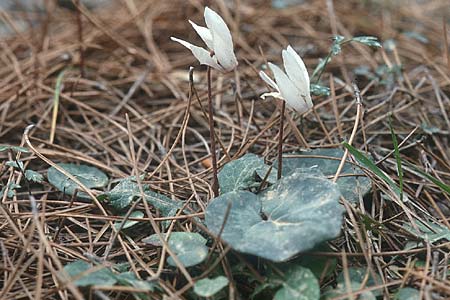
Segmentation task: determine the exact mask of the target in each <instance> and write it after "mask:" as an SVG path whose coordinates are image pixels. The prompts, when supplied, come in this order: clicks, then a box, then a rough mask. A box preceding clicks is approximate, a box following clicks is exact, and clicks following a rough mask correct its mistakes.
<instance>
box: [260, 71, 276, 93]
mask: <svg viewBox="0 0 450 300" xmlns="http://www.w3.org/2000/svg"><path fill="white" fill-rule="evenodd" d="M259 77H261V79H262V80H264V81H265V82H266V83H267V84H268V85H270V86H271V87H272V88H274V89H276V90H277V91H279V89H278V85H277V84H276V83H275V81H273V80H272V78H270V77H269V75H267V74H266V73H265V72H264V71H259Z"/></svg>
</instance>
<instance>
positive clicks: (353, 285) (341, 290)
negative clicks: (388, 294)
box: [320, 281, 376, 300]
mask: <svg viewBox="0 0 450 300" xmlns="http://www.w3.org/2000/svg"><path fill="white" fill-rule="evenodd" d="M361 289H364V286H362V284H361V283H360V282H353V281H351V282H350V287H349V288H347V286H346V285H345V283H343V282H340V283H338V285H337V286H336V287H335V288H328V289H326V290H325V291H324V293H323V294H322V296H321V297H320V299H321V300H331V299H335V298H338V297H342V296H344V295H347V294H348V293H349V292H356V291H359V290H361ZM349 299H351V298H344V300H349ZM353 299H356V300H376V297H375V295H374V294H373V293H372V292H370V291H365V292H362V293H359V294H358V296H357V297H353Z"/></svg>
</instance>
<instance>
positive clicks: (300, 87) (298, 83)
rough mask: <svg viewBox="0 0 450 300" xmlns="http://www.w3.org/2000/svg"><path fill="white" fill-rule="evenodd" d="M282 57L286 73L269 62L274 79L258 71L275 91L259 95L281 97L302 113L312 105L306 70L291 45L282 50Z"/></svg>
mask: <svg viewBox="0 0 450 300" xmlns="http://www.w3.org/2000/svg"><path fill="white" fill-rule="evenodd" d="M282 57H283V62H284V68H285V70H286V73H285V72H283V71H282V70H281V69H280V68H279V67H278V66H276V65H274V64H272V63H269V68H270V69H271V70H272V73H273V75H274V77H275V81H273V80H272V79H271V78H270V77H269V76H268V75H267V74H266V73H264V72H263V71H260V72H259V76H260V77H261V78H262V79H263V80H264V81H265V82H266V83H267V84H268V85H270V86H271V87H272V88H274V89H275V90H276V91H277V92H276V93H265V94H263V95H261V97H262V98H265V97H267V96H273V97H276V98H280V97H281V99H283V100H285V101H286V103H287V104H288V106H290V107H291V108H293V109H295V110H296V111H297V112H299V113H304V112H306V111H308V110H309V109H310V108H311V107H312V106H313V103H312V100H311V92H310V80H309V75H308V71H307V70H306V66H305V64H304V63H303V60H302V59H301V58H300V56H299V55H298V54H297V53H296V52H295V51H294V49H293V48H292V47H291V46H288V47H287V49H286V50H283V51H282ZM279 96H280V97H279Z"/></svg>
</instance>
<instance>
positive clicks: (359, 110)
mask: <svg viewBox="0 0 450 300" xmlns="http://www.w3.org/2000/svg"><path fill="white" fill-rule="evenodd" d="M352 85H353V92H354V94H355V98H356V118H355V124H354V125H353V130H352V134H351V135H350V139H349V140H348V144H349V145H351V144H352V143H353V140H354V138H355V135H356V131H357V130H358V125H359V120H360V119H361V113H362V100H361V92H360V91H359V88H358V86H357V85H356V83H354V82H353V83H352ZM347 156H348V149H347V148H345V152H344V156H342V159H341V162H340V163H339V167H338V169H337V171H336V174H335V175H334V178H333V182H336V181H337V180H338V178H339V175H340V174H341V172H342V169H343V168H344V165H345V161H346V160H347Z"/></svg>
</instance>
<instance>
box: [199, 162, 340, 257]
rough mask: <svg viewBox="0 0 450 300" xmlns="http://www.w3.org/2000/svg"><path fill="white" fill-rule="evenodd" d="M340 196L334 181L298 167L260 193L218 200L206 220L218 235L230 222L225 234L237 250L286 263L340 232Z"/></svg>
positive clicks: (242, 193)
mask: <svg viewBox="0 0 450 300" xmlns="http://www.w3.org/2000/svg"><path fill="white" fill-rule="evenodd" d="M339 196H340V192H339V190H338V188H337V185H336V184H334V183H332V182H331V181H330V180H327V179H325V178H323V177H318V176H314V175H310V174H305V173H304V172H302V171H301V170H297V172H294V173H293V174H291V175H289V176H285V177H283V178H282V179H281V180H280V181H278V182H277V183H276V184H275V185H273V186H272V187H270V188H268V189H267V190H265V191H264V192H263V193H261V194H259V195H255V194H253V193H250V192H247V191H233V192H230V193H226V194H223V195H221V196H219V197H217V198H215V199H214V200H213V201H212V202H211V203H210V204H209V206H208V207H207V210H206V216H205V222H206V225H207V226H208V229H209V230H210V231H211V232H212V233H214V234H216V235H218V234H219V232H220V231H221V228H222V226H223V224H224V223H225V226H224V227H223V232H222V234H221V237H222V239H223V240H224V241H225V242H227V243H228V244H229V245H230V246H231V247H232V248H233V249H235V250H238V251H241V252H244V253H249V254H253V255H257V256H260V257H263V258H266V259H269V260H272V261H284V260H287V259H289V258H291V257H292V256H294V255H296V254H297V253H299V252H302V251H306V250H309V249H311V248H313V247H314V246H315V245H316V244H318V243H321V242H323V241H326V240H328V239H332V238H335V237H336V236H337V235H338V234H339V232H340V228H341V222H342V213H343V211H344V209H343V207H342V206H341V205H340V204H339V201H338V200H339ZM228 210H229V213H228V218H227V220H225V219H224V217H225V216H226V215H227V212H228Z"/></svg>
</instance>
